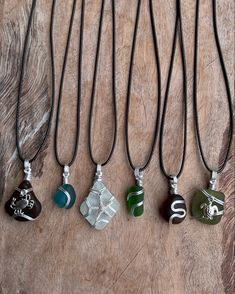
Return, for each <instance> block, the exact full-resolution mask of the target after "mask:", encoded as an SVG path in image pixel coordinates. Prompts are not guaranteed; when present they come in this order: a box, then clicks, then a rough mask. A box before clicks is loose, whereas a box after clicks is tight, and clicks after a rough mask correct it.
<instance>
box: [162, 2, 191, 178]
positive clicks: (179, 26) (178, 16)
mask: <svg viewBox="0 0 235 294" xmlns="http://www.w3.org/2000/svg"><path fill="white" fill-rule="evenodd" d="M177 34H178V37H179V46H180V54H181V62H182V74H183V104H184V114H183V118H184V127H183V136H184V139H183V148H182V149H183V150H182V159H181V164H180V168H179V171H178V173H177V175H174V176H176V177H177V178H178V177H180V175H181V174H182V171H183V168H184V164H185V156H186V149H187V70H186V58H185V47H184V39H183V31H182V16H181V1H180V0H176V18H175V28H174V36H173V43H172V51H171V59H170V66H169V70H168V77H167V84H166V92H165V100H164V105H163V113H162V122H161V127H160V140H159V159H160V168H161V170H162V172H163V174H164V175H165V176H166V177H167V178H168V179H171V177H172V176H171V175H169V174H168V173H167V172H166V169H165V165H164V159H163V149H164V143H163V137H164V127H165V120H166V112H167V103H168V97H169V89H170V84H171V77H172V71H173V64H174V59H175V52H176V43H177Z"/></svg>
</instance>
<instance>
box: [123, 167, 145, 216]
mask: <svg viewBox="0 0 235 294" xmlns="http://www.w3.org/2000/svg"><path fill="white" fill-rule="evenodd" d="M134 174H135V179H136V185H135V186H132V187H130V188H128V191H127V208H128V210H129V212H130V214H131V215H132V216H133V217H139V216H141V215H142V214H143V213H144V188H143V172H141V171H140V170H139V169H138V168H136V169H135V172H134Z"/></svg>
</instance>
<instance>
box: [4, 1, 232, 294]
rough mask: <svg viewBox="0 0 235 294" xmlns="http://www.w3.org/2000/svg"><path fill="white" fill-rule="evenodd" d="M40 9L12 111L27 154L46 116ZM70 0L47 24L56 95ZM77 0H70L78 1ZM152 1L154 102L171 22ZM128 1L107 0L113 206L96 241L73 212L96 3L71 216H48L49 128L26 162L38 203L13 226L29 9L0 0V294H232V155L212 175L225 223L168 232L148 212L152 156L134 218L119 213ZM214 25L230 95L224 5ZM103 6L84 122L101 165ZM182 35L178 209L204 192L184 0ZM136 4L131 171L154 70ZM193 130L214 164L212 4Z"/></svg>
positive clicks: (175, 99)
mask: <svg viewBox="0 0 235 294" xmlns="http://www.w3.org/2000/svg"><path fill="white" fill-rule="evenodd" d="M50 2H51V1H46V0H40V1H38V7H37V13H36V16H35V19H34V24H33V29H32V39H31V50H30V55H29V59H28V70H27V79H25V91H24V96H23V101H22V102H23V103H22V109H21V111H22V122H21V126H22V129H21V131H22V140H23V142H24V144H25V148H24V150H25V152H26V154H29V153H30V154H31V152H32V153H33V152H34V151H35V148H36V147H37V146H38V144H39V143H40V138H41V135H42V132H43V130H44V128H45V121H46V115H47V113H48V109H49V102H48V96H49V95H50V68H49V64H50V62H49V61H50V60H49V54H48V28H49V14H50V5H51V3H50ZM71 2H72V1H71V0H69V1H62V0H61V1H58V8H57V16H56V25H57V27H56V30H55V42H56V70H57V89H58V80H59V72H60V69H61V63H62V57H63V44H64V41H65V36H66V32H67V26H66V24H67V23H68V17H69V11H70V7H71V5H70V4H71ZM78 2H79V1H78ZM153 2H154V10H155V15H156V30H157V34H158V39H159V49H160V58H161V69H162V94H163V93H164V90H165V84H166V73H167V69H168V64H169V58H170V50H171V41H172V34H173V24H174V16H175V10H174V2H175V1H174V0H169V1H165V0H158V1H153ZM136 3H137V1H136V0H128V1H124V0H119V1H116V15H117V28H116V30H117V97H118V122H119V125H118V142H117V148H116V151H115V154H114V157H113V158H112V161H111V162H110V164H109V165H108V166H107V167H105V169H104V170H103V172H104V179H105V183H106V184H107V186H108V187H110V189H111V191H113V193H114V194H115V195H116V196H117V198H118V200H119V201H120V203H121V209H120V211H119V213H118V215H117V216H116V217H115V219H114V220H113V222H112V223H111V224H110V225H109V226H108V227H107V229H105V230H104V231H102V232H97V231H94V230H93V229H91V228H90V227H89V225H88V224H87V223H86V221H84V219H83V218H82V217H81V215H80V214H79V211H78V205H79V203H81V201H82V200H83V199H84V197H85V196H86V195H87V193H88V191H89V187H90V185H91V183H92V178H93V174H94V166H92V164H91V161H90V159H89V156H88V148H87V122H88V110H89V102H90V93H91V82H92V75H93V64H94V56H95V46H96V36H97V35H96V33H97V25H98V17H99V15H98V12H99V7H100V1H92V0H87V1H86V14H85V33H84V34H85V35H84V38H85V39H84V47H85V50H84V58H83V76H82V107H81V139H80V146H79V154H78V157H77V160H76V163H75V164H74V166H73V168H72V175H71V182H72V183H73V184H74V186H75V188H76V190H77V193H78V199H77V203H76V205H75V207H74V208H73V209H72V210H70V211H64V210H60V209H57V208H56V207H55V205H54V204H53V202H52V200H51V199H52V195H53V192H54V191H55V189H56V188H57V186H58V184H59V183H60V181H61V170H60V168H59V167H58V165H57V164H56V162H55V159H54V155H53V136H52V134H53V130H54V124H53V128H52V133H51V136H50V139H49V141H48V144H47V145H46V146H45V148H44V149H43V152H42V153H41V154H40V156H39V157H38V159H37V160H36V161H35V162H34V163H33V173H34V180H33V185H34V189H35V193H36V194H37V196H38V197H39V199H40V200H41V202H42V204H43V212H42V214H41V217H40V219H38V220H37V221H35V222H34V223H27V224H22V223H18V222H16V221H14V220H12V219H10V218H9V217H8V216H7V215H6V214H5V212H4V203H5V201H6V200H7V199H8V198H9V197H10V195H11V193H12V192H13V190H14V188H15V186H16V185H17V184H19V182H20V181H21V179H22V171H21V168H22V166H21V162H19V160H18V158H17V152H16V147H15V129H14V126H15V121H14V119H15V109H16V94H17V86H18V78H19V64H20V58H21V54H22V44H23V38H24V34H25V28H26V22H27V17H28V12H29V7H30V6H29V5H30V1H25V0H24V1H23V0H20V1H19V0H8V1H5V0H1V1H0V109H1V115H0V165H1V169H0V179H1V180H0V194H1V198H2V201H1V208H0V226H1V238H0V252H1V253H0V261H1V268H0V293H3V294H15V293H21V294H23V293H24V294H26V293H27V294H29V293H30V294H31V293H37V294H41V293H42V294H46V293H50V294H58V293H66V294H67V293H76V294H77V293H79V294H81V293H92V294H93V293H94V294H103V293H118V294H121V293H125V294H126V293H128V294H129V293H130V294H131V293H144V294H149V293H153V294H156V293H160V294H182V293H204V294H206V293H207V294H212V293H214V294H215V293H216V294H222V293H227V294H229V293H234V284H233V282H234V280H233V276H232V274H233V240H234V172H233V168H234V161H233V158H232V156H231V157H230V160H229V162H228V165H227V167H226V170H225V171H224V172H223V174H222V175H221V177H220V181H219V189H220V190H221V191H224V192H225V194H226V210H225V216H224V218H223V220H222V221H221V223H220V224H219V225H217V226H214V227H213V226H212V227H209V226H206V225H203V224H201V223H199V222H197V221H195V220H193V219H192V217H191V216H190V215H188V217H187V219H186V220H185V222H183V223H182V224H181V225H178V226H173V227H170V226H169V225H168V224H166V223H165V222H164V221H163V220H162V218H161V217H160V215H159V206H160V205H161V203H162V201H163V200H164V199H165V197H166V196H167V189H168V187H167V182H166V181H165V179H164V177H163V176H162V175H161V173H160V170H159V159H158V148H157V149H156V152H155V155H154V158H153V161H152V163H151V165H150V167H149V169H148V170H147V171H146V173H145V189H146V202H145V214H144V216H143V217H141V218H140V219H132V218H131V217H130V216H129V215H128V213H127V211H126V209H125V192H126V189H127V187H128V186H129V185H131V184H132V183H133V175H132V172H131V170H130V168H129V166H128V163H127V161H126V155H125V145H124V127H123V125H124V109H125V97H126V87H127V71H128V65H129V58H130V46H131V38H132V32H133V25H134V16H135V8H136ZM217 6H218V26H219V35H220V38H221V44H222V49H223V52H224V57H225V62H226V67H227V71H228V75H229V81H230V85H231V89H232V94H233V88H232V83H233V78H234V76H233V74H234V73H233V65H234V54H233V53H234V35H233V24H234V2H233V1H232V0H223V1H217ZM110 9H111V6H110V1H107V3H106V9H105V22H104V27H103V32H104V34H103V43H102V49H101V62H100V67H99V78H98V83H97V85H98V89H97V107H96V111H95V115H94V121H95V131H94V134H93V137H94V152H95V155H96V157H97V158H98V159H101V158H103V157H104V156H105V155H106V152H107V150H108V149H109V139H110V138H111V135H112V132H111V126H112V115H111V114H112V113H111V104H110V101H111V100H110V93H111V87H110V85H111V84H110V82H111V79H110V69H111V67H110V66H111V55H110V49H111V43H110V40H111V24H110V20H111V10H110ZM182 10H183V24H184V36H185V43H186V54H187V65H188V92H189V99H188V106H189V117H188V118H189V130H188V150H187V161H186V166H185V170H184V174H183V176H182V178H181V179H180V187H179V189H180V191H181V193H182V194H183V195H184V197H185V198H186V201H187V205H188V207H189V204H190V200H191V197H192V194H193V192H194V190H195V189H197V188H201V187H205V185H207V182H208V179H209V174H208V173H207V171H206V170H205V169H204V167H203V165H202V162H201V160H200V158H199V155H198V151H197V148H196V141H195V133H194V129H193V122H192V61H193V33H194V12H195V1H193V0H188V1H182ZM79 11H80V2H79V5H78V7H77V13H76V23H75V27H74V32H73V41H72V47H71V54H70V58H69V67H68V71H67V75H66V78H67V83H66V86H65V90H64V101H63V117H62V124H63V129H61V132H60V139H61V150H60V151H61V153H63V156H64V158H66V157H67V156H68V154H69V151H70V150H71V147H72V145H71V143H70V142H71V141H72V138H73V132H72V130H73V128H74V121H75V120H74V119H73V117H75V105H76V104H75V103H76V81H77V77H76V73H75V70H76V60H77V53H78V52H77V51H78V35H79V25H78V24H79ZM150 33H151V31H150V22H149V14H148V10H147V1H146V0H145V1H143V6H142V13H141V21H140V30H139V33H138V42H137V45H138V49H137V52H136V59H135V69H134V82H133V91H132V102H131V108H132V111H131V117H130V133H131V136H130V140H131V152H132V153H133V156H134V159H135V162H136V164H141V162H142V161H143V160H144V158H145V156H146V154H147V151H148V148H149V146H150V145H149V144H150V141H151V135H152V131H153V126H154V115H155V110H156V94H155V93H156V82H155V81H156V70H155V67H154V62H153V60H154V59H153V57H154V55H153V45H152V42H151V34H150ZM199 50H200V53H199V57H200V61H199V100H200V101H199V103H200V104H199V109H200V127H201V132H202V135H203V142H204V146H205V148H206V154H207V156H208V157H209V159H210V162H211V164H213V165H214V166H217V164H218V162H219V161H221V160H222V157H223V153H224V149H223V147H222V146H224V145H223V144H224V143H225V141H226V138H227V130H228V112H227V105H226V102H225V101H226V100H225V92H224V85H223V80H222V74H221V69H220V67H219V63H218V56H217V52H216V49H215V43H214V38H213V35H212V18H211V1H209V0H203V1H201V7H200V45H199ZM179 66H180V58H179V52H177V58H176V63H175V67H174V73H173V79H172V85H171V90H170V102H171V103H170V104H169V108H168V114H167V125H166V130H167V133H166V137H165V159H166V162H167V165H168V166H167V168H168V169H169V171H170V172H172V173H174V171H175V170H176V169H177V163H178V159H179V158H180V154H181V153H180V146H181V143H182V136H181V134H180V133H179V131H180V130H181V123H182V117H181V101H182V100H181V99H182V97H181V93H182V92H181V85H182V75H181V69H180V67H179Z"/></svg>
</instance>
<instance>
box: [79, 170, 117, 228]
mask: <svg viewBox="0 0 235 294" xmlns="http://www.w3.org/2000/svg"><path fill="white" fill-rule="evenodd" d="M118 209H119V203H118V201H117V199H116V198H115V197H114V196H113V195H112V193H111V192H110V191H109V190H108V189H107V188H106V187H105V185H104V183H103V181H102V172H101V166H100V165H98V166H97V172H96V177H95V181H94V184H93V186H92V188H91V190H90V193H89V195H88V196H87V198H86V199H85V200H84V201H83V202H82V204H81V206H80V212H81V214H82V215H83V216H84V218H85V219H86V220H87V221H88V222H89V223H90V224H91V225H92V226H93V227H94V228H95V229H97V230H103V229H104V228H105V227H106V226H107V224H109V223H110V221H111V220H112V218H113V217H114V215H115V214H116V213H117V211H118Z"/></svg>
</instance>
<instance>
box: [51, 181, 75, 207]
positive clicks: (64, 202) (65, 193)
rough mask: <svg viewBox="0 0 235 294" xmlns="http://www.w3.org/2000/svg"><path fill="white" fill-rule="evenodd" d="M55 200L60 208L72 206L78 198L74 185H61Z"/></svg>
mask: <svg viewBox="0 0 235 294" xmlns="http://www.w3.org/2000/svg"><path fill="white" fill-rule="evenodd" d="M53 200H54V202H55V203H56V204H57V205H58V206H59V207H60V208H65V209H69V208H71V207H72V206H73V205H74V203H75V200H76V193H75V190H74V188H73V186H72V185H70V184H64V185H62V186H60V187H59V188H58V190H57V191H56V193H55V195H54V197H53Z"/></svg>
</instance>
